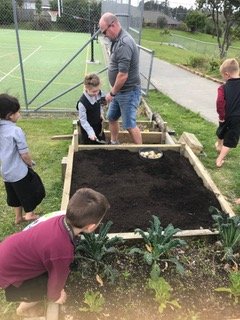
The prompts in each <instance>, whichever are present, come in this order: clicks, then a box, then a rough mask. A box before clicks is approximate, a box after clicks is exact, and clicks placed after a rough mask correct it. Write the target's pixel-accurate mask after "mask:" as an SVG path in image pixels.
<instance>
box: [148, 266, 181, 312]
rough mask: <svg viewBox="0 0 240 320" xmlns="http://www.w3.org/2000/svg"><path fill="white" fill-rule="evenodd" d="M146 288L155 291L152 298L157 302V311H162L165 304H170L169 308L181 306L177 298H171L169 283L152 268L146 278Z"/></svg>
mask: <svg viewBox="0 0 240 320" xmlns="http://www.w3.org/2000/svg"><path fill="white" fill-rule="evenodd" d="M148 288H149V289H152V290H154V292H155V298H154V300H155V301H156V302H157V303H158V304H159V307H158V311H159V312H160V313H163V311H164V309H165V308H166V307H167V305H170V306H171V308H181V306H180V305H179V303H178V302H177V300H174V299H171V292H172V291H173V289H172V287H171V286H170V284H169V283H168V282H167V281H166V280H165V279H164V278H163V277H159V276H158V275H157V273H156V272H155V271H154V269H153V270H152V272H151V274H150V279H149V280H148Z"/></svg>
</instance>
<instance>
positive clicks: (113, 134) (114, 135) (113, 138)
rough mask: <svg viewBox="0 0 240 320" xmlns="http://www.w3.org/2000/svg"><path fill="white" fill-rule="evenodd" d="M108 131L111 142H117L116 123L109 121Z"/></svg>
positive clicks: (117, 129)
mask: <svg viewBox="0 0 240 320" xmlns="http://www.w3.org/2000/svg"><path fill="white" fill-rule="evenodd" d="M109 130H110V132H111V142H117V141H118V133H119V123H118V121H109Z"/></svg>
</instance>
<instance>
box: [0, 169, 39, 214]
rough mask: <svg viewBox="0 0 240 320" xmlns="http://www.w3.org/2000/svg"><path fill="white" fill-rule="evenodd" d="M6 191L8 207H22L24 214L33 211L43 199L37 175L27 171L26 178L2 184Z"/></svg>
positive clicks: (30, 170) (29, 170)
mask: <svg viewBox="0 0 240 320" xmlns="http://www.w3.org/2000/svg"><path fill="white" fill-rule="evenodd" d="M4 184H5V188H6V191H7V204H8V205H9V206H10V207H23V209H24V211H25V212H31V211H33V210H34V209H35V208H36V207H37V205H38V204H39V203H41V201H42V199H43V198H44V197H45V189H44V185H43V183H42V181H41V179H40V177H39V175H38V174H37V173H36V172H35V171H33V170H32V169H30V168H29V169H28V173H27V175H26V177H24V178H23V179H21V180H19V181H16V182H4Z"/></svg>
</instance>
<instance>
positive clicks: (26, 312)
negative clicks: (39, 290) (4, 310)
mask: <svg viewBox="0 0 240 320" xmlns="http://www.w3.org/2000/svg"><path fill="white" fill-rule="evenodd" d="M16 313H17V315H18V316H20V317H34V318H35V317H40V316H43V315H44V308H43V306H41V305H39V304H38V303H37V302H30V303H29V307H28V306H25V305H24V306H23V307H22V306H21V304H20V306H19V307H18V308H17V310H16Z"/></svg>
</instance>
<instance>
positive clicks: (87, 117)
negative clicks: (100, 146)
mask: <svg viewBox="0 0 240 320" xmlns="http://www.w3.org/2000/svg"><path fill="white" fill-rule="evenodd" d="M84 87H85V91H84V93H83V95H82V96H81V97H80V99H79V101H78V103H77V110H78V112H79V121H80V129H81V134H82V141H81V142H82V143H83V144H96V143H97V141H98V140H99V141H101V140H103V141H104V140H105V135H104V132H103V129H102V121H103V118H104V117H103V108H102V105H103V104H106V101H105V98H104V95H103V94H102V92H101V90H100V79H99V77H98V75H96V74H94V73H92V74H89V75H87V76H86V77H85V79H84Z"/></svg>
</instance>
